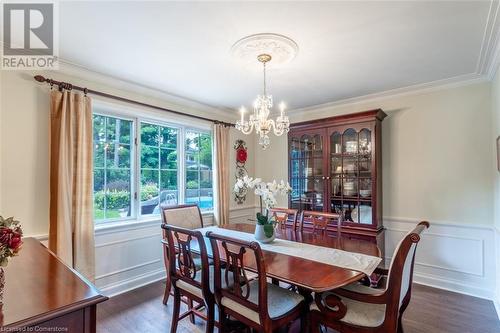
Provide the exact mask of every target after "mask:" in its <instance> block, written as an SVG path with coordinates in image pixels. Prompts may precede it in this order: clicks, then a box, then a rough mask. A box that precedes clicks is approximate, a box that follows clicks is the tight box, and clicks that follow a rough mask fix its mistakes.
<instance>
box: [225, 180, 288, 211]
mask: <svg viewBox="0 0 500 333" xmlns="http://www.w3.org/2000/svg"><path fill="white" fill-rule="evenodd" d="M251 188H253V189H254V190H255V191H254V192H255V194H256V195H258V196H260V197H261V198H262V201H263V202H264V204H265V205H266V208H267V209H269V208H273V207H274V206H276V203H277V201H276V195H277V194H280V195H288V194H289V193H290V192H291V191H292V188H291V187H290V184H289V183H288V182H286V183H285V182H284V181H283V180H281V181H280V182H279V183H277V182H276V180H274V181H273V182H272V183H265V182H263V181H262V179H260V178H255V179H254V178H252V177H248V176H244V177H243V178H239V179H238V180H237V181H236V184H234V192H239V191H240V190H241V189H244V190H248V189H251Z"/></svg>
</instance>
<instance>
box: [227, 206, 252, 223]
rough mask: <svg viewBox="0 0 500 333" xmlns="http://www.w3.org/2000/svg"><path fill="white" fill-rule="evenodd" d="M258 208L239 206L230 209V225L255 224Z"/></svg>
mask: <svg viewBox="0 0 500 333" xmlns="http://www.w3.org/2000/svg"><path fill="white" fill-rule="evenodd" d="M257 211H258V208H256V207H254V206H241V207H236V208H232V209H231V210H230V211H229V221H230V223H253V224H255V214H256V212H257Z"/></svg>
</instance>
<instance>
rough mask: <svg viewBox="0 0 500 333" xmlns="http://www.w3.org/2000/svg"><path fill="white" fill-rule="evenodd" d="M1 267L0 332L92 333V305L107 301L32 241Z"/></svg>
mask: <svg viewBox="0 0 500 333" xmlns="http://www.w3.org/2000/svg"><path fill="white" fill-rule="evenodd" d="M23 241H24V244H23V247H22V249H21V251H20V252H19V255H18V256H16V257H13V258H11V260H10V262H9V265H8V266H7V267H5V268H4V269H5V289H4V302H3V305H2V306H1V307H0V311H1V312H0V320H1V321H0V324H1V325H0V331H2V332H3V331H16V330H18V331H22V332H24V331H26V332H31V331H33V332H38V331H47V330H46V329H50V331H52V332H71V333H73V332H85V333H91V332H95V331H96V305H97V304H98V303H101V302H104V301H106V300H107V299H108V298H107V297H105V296H103V295H101V293H100V292H99V291H98V290H97V289H96V288H95V287H94V286H93V285H92V284H91V283H90V282H89V281H87V280H86V279H85V278H84V277H82V276H81V275H80V274H78V273H77V272H76V271H74V270H73V269H71V268H69V267H68V266H66V265H65V264H63V263H62V261H61V260H60V259H59V258H57V257H56V256H55V255H54V254H53V253H52V252H50V251H49V250H48V249H47V248H46V247H45V246H44V245H43V244H42V243H40V242H39V241H37V240H36V239H34V238H25V239H23Z"/></svg>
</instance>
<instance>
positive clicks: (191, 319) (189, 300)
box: [188, 298, 195, 324]
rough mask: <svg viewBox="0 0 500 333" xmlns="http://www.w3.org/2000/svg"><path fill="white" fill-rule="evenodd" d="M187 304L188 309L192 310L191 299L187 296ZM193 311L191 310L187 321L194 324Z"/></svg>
mask: <svg viewBox="0 0 500 333" xmlns="http://www.w3.org/2000/svg"><path fill="white" fill-rule="evenodd" d="M188 306H189V310H193V300H192V299H191V298H188ZM194 317H195V316H194V312H191V314H190V315H189V321H190V322H191V323H192V324H194V323H195V322H194Z"/></svg>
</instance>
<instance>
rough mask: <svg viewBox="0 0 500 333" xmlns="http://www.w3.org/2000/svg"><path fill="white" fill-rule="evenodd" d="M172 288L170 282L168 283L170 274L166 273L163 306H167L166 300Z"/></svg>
mask: <svg viewBox="0 0 500 333" xmlns="http://www.w3.org/2000/svg"><path fill="white" fill-rule="evenodd" d="M171 288H172V282H171V281H170V274H168V273H167V280H166V281H165V293H164V294H163V304H164V305H167V303H168V298H169V297H170V289H171Z"/></svg>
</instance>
